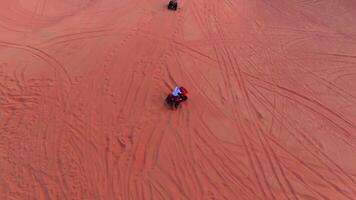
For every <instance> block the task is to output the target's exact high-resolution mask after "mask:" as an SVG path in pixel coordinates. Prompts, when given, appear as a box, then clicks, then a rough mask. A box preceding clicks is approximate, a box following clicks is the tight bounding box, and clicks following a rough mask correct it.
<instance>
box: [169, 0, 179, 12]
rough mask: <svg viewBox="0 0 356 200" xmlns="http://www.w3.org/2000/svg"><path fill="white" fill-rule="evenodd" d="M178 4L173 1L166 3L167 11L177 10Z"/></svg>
mask: <svg viewBox="0 0 356 200" xmlns="http://www.w3.org/2000/svg"><path fill="white" fill-rule="evenodd" d="M177 7H178V3H177V1H175V0H170V1H169V3H168V9H169V10H177Z"/></svg>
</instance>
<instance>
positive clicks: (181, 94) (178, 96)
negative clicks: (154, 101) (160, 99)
mask: <svg viewBox="0 0 356 200" xmlns="http://www.w3.org/2000/svg"><path fill="white" fill-rule="evenodd" d="M187 94H188V91H187V90H186V89H185V88H184V87H182V86H177V87H176V88H175V89H174V90H173V92H172V93H170V94H168V95H167V97H166V103H167V105H168V106H170V107H171V108H172V109H173V108H178V106H179V105H180V104H181V103H182V102H184V101H187V100H188V96H187Z"/></svg>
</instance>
